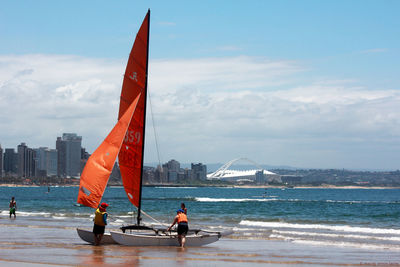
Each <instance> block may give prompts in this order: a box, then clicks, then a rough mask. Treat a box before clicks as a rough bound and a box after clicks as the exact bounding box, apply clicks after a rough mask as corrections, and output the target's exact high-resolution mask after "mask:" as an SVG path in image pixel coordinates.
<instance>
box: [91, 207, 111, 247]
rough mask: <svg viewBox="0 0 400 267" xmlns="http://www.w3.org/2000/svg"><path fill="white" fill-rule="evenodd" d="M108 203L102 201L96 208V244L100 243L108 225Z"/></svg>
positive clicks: (94, 230)
mask: <svg viewBox="0 0 400 267" xmlns="http://www.w3.org/2000/svg"><path fill="white" fill-rule="evenodd" d="M107 207H108V204H107V203H101V205H100V206H99V208H98V209H97V210H96V212H95V214H94V219H93V220H94V225H93V234H94V245H95V246H98V245H100V242H101V239H102V238H103V235H104V230H105V229H106V225H107V215H108V214H107V211H106V209H107Z"/></svg>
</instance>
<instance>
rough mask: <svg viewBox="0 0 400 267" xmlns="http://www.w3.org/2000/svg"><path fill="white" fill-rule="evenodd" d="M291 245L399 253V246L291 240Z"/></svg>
mask: <svg viewBox="0 0 400 267" xmlns="http://www.w3.org/2000/svg"><path fill="white" fill-rule="evenodd" d="M292 242H293V243H298V244H307V245H313V246H335V247H355V248H360V249H368V250H382V249H383V250H396V251H400V246H396V245H388V244H366V243H364V244H360V243H355V242H333V241H314V240H292Z"/></svg>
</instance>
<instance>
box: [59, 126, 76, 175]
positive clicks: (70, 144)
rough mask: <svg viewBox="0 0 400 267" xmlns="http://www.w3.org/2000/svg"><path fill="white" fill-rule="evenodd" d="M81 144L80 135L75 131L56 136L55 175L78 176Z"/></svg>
mask: <svg viewBox="0 0 400 267" xmlns="http://www.w3.org/2000/svg"><path fill="white" fill-rule="evenodd" d="M81 144H82V136H78V135H77V134H75V133H63V135H62V137H57V141H56V149H57V151H58V158H57V175H58V176H59V177H78V176H80V172H81Z"/></svg>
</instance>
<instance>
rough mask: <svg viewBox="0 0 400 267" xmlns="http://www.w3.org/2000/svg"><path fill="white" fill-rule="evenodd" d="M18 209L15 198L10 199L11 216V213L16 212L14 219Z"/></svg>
mask: <svg viewBox="0 0 400 267" xmlns="http://www.w3.org/2000/svg"><path fill="white" fill-rule="evenodd" d="M16 209H17V202H16V201H15V198H14V197H12V198H11V201H10V218H11V215H12V214H14V219H15V217H16V216H15V210H16Z"/></svg>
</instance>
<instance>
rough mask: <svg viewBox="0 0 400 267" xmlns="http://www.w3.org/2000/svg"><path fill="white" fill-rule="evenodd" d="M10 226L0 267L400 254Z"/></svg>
mask: <svg viewBox="0 0 400 267" xmlns="http://www.w3.org/2000/svg"><path fill="white" fill-rule="evenodd" d="M17 220H18V218H17ZM14 222H15V223H14ZM14 222H13V221H12V220H8V219H4V218H2V219H1V220H0V233H1V234H0V266H125V265H130V266H160V265H162V266H163V267H168V266H227V265H228V266H262V265H267V264H268V266H287V265H296V266H382V265H390V266H400V253H399V252H398V251H386V250H377V251H373V250H366V249H361V248H360V249H355V248H341V247H330V246H321V247H319V246H310V245H304V244H295V243H291V242H289V241H276V240H251V239H230V238H222V239H221V240H220V241H218V242H216V243H214V244H210V245H208V246H204V247H195V248H193V247H188V248H184V249H181V248H178V247H126V246H120V245H108V246H99V247H96V246H92V245H89V244H86V243H85V242H84V241H82V240H81V239H80V238H79V237H78V235H77V233H76V230H75V229H74V228H64V227H49V226H26V225H21V224H18V223H17V221H14Z"/></svg>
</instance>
